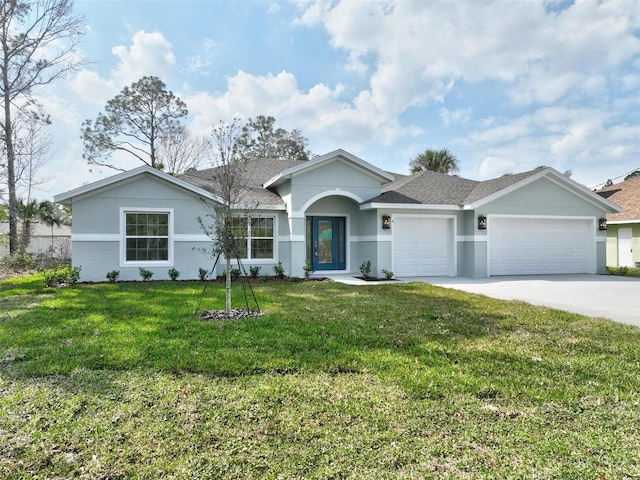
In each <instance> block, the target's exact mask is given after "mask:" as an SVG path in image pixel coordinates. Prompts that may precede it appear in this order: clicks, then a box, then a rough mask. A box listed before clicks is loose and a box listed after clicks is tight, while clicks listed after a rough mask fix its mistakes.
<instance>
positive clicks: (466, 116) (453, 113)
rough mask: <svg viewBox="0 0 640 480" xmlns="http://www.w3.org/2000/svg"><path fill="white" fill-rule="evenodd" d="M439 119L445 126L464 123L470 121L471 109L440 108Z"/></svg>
mask: <svg viewBox="0 0 640 480" xmlns="http://www.w3.org/2000/svg"><path fill="white" fill-rule="evenodd" d="M439 115H440V120H441V121H442V124H443V125H444V126H445V127H449V126H452V125H465V124H468V123H469V122H470V121H471V117H472V111H471V109H470V108H458V109H456V110H449V109H448V108H444V107H443V108H441V109H440V112H439Z"/></svg>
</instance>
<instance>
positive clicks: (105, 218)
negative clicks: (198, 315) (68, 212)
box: [72, 175, 213, 281]
mask: <svg viewBox="0 0 640 480" xmlns="http://www.w3.org/2000/svg"><path fill="white" fill-rule="evenodd" d="M121 208H126V209H133V210H135V209H136V208H140V209H148V208H155V209H161V210H166V211H172V212H173V231H172V239H173V240H174V241H173V248H174V250H173V254H174V255H173V259H174V261H173V262H170V263H169V264H167V265H162V266H145V267H144V268H147V269H148V270H151V271H152V272H154V276H153V278H154V279H166V278H169V276H168V273H167V272H168V270H169V268H172V267H174V268H176V269H177V270H178V271H179V272H180V277H179V278H181V279H187V278H197V277H198V269H199V268H201V267H202V268H208V267H210V266H212V263H213V262H212V260H211V259H210V256H207V255H206V254H205V253H203V252H202V249H203V248H205V247H207V246H209V245H210V244H211V242H210V240H209V239H208V238H207V237H206V235H205V233H204V231H203V230H202V229H201V228H200V225H199V224H198V220H197V217H198V216H200V217H201V218H202V219H203V221H204V222H205V223H206V224H211V223H212V219H211V218H207V215H208V213H209V210H208V209H207V208H205V206H204V204H203V203H202V202H201V201H199V199H198V198H197V196H196V195H194V194H192V193H191V192H188V191H187V190H184V189H182V188H179V187H176V186H173V185H170V184H168V183H167V182H164V181H162V180H160V179H157V178H155V177H152V176H151V175H143V176H138V177H134V179H132V180H130V181H127V182H123V183H121V184H117V185H115V186H113V187H112V188H107V189H104V190H101V191H97V192H93V194H91V195H86V196H85V197H84V198H82V197H81V198H78V199H75V200H74V202H73V217H72V219H73V225H72V231H73V236H72V238H73V250H74V253H73V264H74V266H79V267H81V273H80V280H81V281H104V280H105V276H106V273H107V272H109V271H111V270H118V271H120V277H119V278H120V279H121V280H139V279H140V275H139V266H126V265H123V262H122V260H123V259H122V258H121V252H120V242H121V240H122V232H121Z"/></svg>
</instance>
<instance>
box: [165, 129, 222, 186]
mask: <svg viewBox="0 0 640 480" xmlns="http://www.w3.org/2000/svg"><path fill="white" fill-rule="evenodd" d="M210 153H211V143H210V142H209V141H207V140H206V139H202V138H197V137H194V136H193V135H191V133H190V132H189V130H188V129H187V128H186V127H184V126H180V127H178V128H174V129H171V131H169V132H167V133H166V134H164V135H162V136H161V137H160V143H159V148H158V158H159V159H160V164H162V166H163V170H164V171H165V172H167V173H168V174H170V175H179V174H181V173H184V172H186V171H187V170H197V169H198V168H200V167H201V166H202V164H203V163H204V161H205V160H206V159H207V158H209V154H210Z"/></svg>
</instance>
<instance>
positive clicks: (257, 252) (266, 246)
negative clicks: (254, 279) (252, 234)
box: [251, 239, 273, 258]
mask: <svg viewBox="0 0 640 480" xmlns="http://www.w3.org/2000/svg"><path fill="white" fill-rule="evenodd" d="M251 258H273V240H267V239H259V240H251Z"/></svg>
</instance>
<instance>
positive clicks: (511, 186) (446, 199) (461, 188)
mask: <svg viewBox="0 0 640 480" xmlns="http://www.w3.org/2000/svg"><path fill="white" fill-rule="evenodd" d="M542 177H546V178H548V179H550V180H551V181H553V182H555V183H557V184H559V185H561V186H563V187H564V188H567V189H568V190H570V191H572V192H573V193H575V194H577V195H580V196H581V197H583V198H584V199H585V200H587V201H589V202H591V203H595V204H597V205H599V206H600V207H604V208H605V209H606V210H607V211H610V212H618V211H620V208H619V207H618V206H617V205H615V204H613V203H612V202H610V201H608V200H605V199H603V198H600V197H599V196H598V195H595V194H594V193H593V192H591V191H590V190H589V189H587V188H585V187H583V186H582V185H580V184H578V183H577V182H575V181H573V180H571V179H570V178H569V177H567V176H566V175H563V174H561V173H560V172H558V171H557V170H554V169H553V168H550V167H538V168H536V169H534V170H530V171H528V172H522V173H518V174H514V175H512V174H508V175H503V176H501V177H498V178H494V179H491V180H485V181H476V180H469V179H465V178H461V177H458V176H456V175H447V174H444V173H437V172H431V171H428V170H424V171H422V172H419V173H417V174H414V175H411V176H408V177H403V178H399V179H398V180H396V181H394V182H391V183H389V184H387V185H384V186H383V187H382V193H381V195H379V196H378V197H376V198H374V199H372V200H369V201H367V202H365V204H366V205H367V207H369V208H374V204H416V205H425V206H431V207H433V208H443V207H447V208H454V209H476V208H478V207H480V206H482V205H484V204H486V203H488V202H491V201H493V200H496V199H498V198H500V197H501V196H503V195H507V194H508V193H510V192H513V191H514V190H517V189H519V188H522V187H523V186H525V185H528V184H530V183H531V182H534V181H536V180H538V179H540V178H542Z"/></svg>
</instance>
